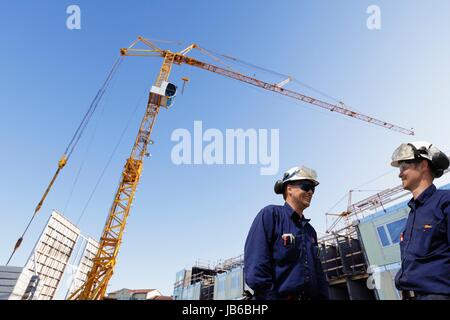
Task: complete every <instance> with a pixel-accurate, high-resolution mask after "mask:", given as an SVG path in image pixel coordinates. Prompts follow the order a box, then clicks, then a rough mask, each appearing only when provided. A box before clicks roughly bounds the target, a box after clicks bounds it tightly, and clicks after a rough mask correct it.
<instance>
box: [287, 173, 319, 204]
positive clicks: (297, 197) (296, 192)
mask: <svg viewBox="0 0 450 320" xmlns="http://www.w3.org/2000/svg"><path fill="white" fill-rule="evenodd" d="M288 188H289V189H288V193H289V194H290V196H291V199H292V200H293V201H295V203H296V204H297V205H298V206H299V207H301V208H303V209H306V208H308V207H309V205H310V204H311V200H312V196H313V194H314V189H315V186H314V182H313V181H311V180H299V181H295V182H294V183H292V184H290V185H288Z"/></svg>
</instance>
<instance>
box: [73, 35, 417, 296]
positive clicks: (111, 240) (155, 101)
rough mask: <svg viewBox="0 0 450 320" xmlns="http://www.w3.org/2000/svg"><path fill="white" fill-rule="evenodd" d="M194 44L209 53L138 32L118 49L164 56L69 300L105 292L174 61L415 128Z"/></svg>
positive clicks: (169, 90) (170, 89)
mask: <svg viewBox="0 0 450 320" xmlns="http://www.w3.org/2000/svg"><path fill="white" fill-rule="evenodd" d="M137 44H143V45H144V47H145V48H144V49H142V48H136V45H137ZM192 49H198V50H200V51H202V52H204V53H207V54H208V52H207V51H206V50H204V49H202V48H200V47H199V46H197V45H195V44H192V45H190V46H188V47H187V48H186V49H184V50H182V51H180V52H171V51H169V50H162V49H160V48H158V47H157V46H156V45H155V44H154V43H152V42H151V41H150V40H148V39H145V38H142V37H138V39H137V40H135V41H134V42H133V43H132V44H131V45H130V46H129V47H128V48H123V49H121V55H122V56H154V57H161V58H163V59H164V60H163V63H162V66H161V69H160V72H159V75H158V78H157V79H156V82H155V84H154V86H152V89H151V90H150V95H149V98H148V103H147V108H146V111H145V114H144V117H143V119H142V122H141V125H140V128H139V132H138V134H137V137H136V140H135V142H134V146H133V149H132V151H131V155H130V157H129V158H128V159H127V161H126V163H125V166H124V168H123V171H122V177H121V181H120V183H119V186H118V189H117V192H116V194H115V196H114V201H113V204H112V206H111V209H110V211H109V215H108V218H107V221H106V224H105V226H104V229H103V232H102V236H101V238H100V242H99V248H98V252H97V254H96V256H95V258H94V259H93V267H92V269H91V270H90V272H89V274H88V277H87V280H86V282H85V283H84V284H83V285H82V286H81V287H80V288H79V289H78V290H77V291H75V292H74V293H73V294H72V295H71V296H70V297H69V298H68V299H70V300H99V299H102V298H103V297H104V296H105V294H106V289H107V286H108V282H109V280H110V279H111V277H112V275H113V273H114V267H115V265H116V259H117V255H118V253H119V249H120V245H121V242H122V236H123V232H124V229H125V225H126V222H127V218H128V215H129V213H130V209H131V204H132V202H133V199H134V194H135V192H136V187H137V185H138V183H139V179H140V177H141V172H142V166H143V160H144V156H146V155H148V153H147V147H148V144H149V143H150V144H151V140H150V136H151V133H152V130H153V126H154V124H155V121H156V117H157V115H158V113H159V111H160V108H161V107H163V108H168V107H169V106H170V104H171V102H172V99H173V97H174V96H175V92H176V87H175V86H174V85H173V84H171V83H169V82H168V79H169V75H170V71H171V69H172V65H173V64H177V65H181V64H187V65H190V66H194V67H198V68H201V69H203V70H207V71H211V72H214V73H217V74H221V75H223V76H226V77H229V78H232V79H236V80H240V81H242V82H246V83H248V84H251V85H254V86H257V87H260V88H263V89H266V90H270V91H274V92H276V93H279V94H282V95H285V96H288V97H291V98H294V99H298V100H301V101H304V102H307V103H310V104H312V105H315V106H318V107H321V108H325V109H328V110H330V111H334V112H338V113H341V114H344V115H347V116H350V117H353V118H356V119H359V120H362V121H367V122H369V123H373V124H375V125H379V126H381V127H384V128H386V129H390V130H394V131H397V132H400V133H403V134H408V135H412V134H414V133H413V131H411V130H408V129H404V128H401V127H399V126H396V125H393V124H390V123H387V122H384V121H381V120H377V119H375V118H372V117H369V116H366V115H363V114H361V113H358V112H355V111H352V110H349V109H347V108H345V107H344V106H343V105H342V104H337V105H333V104H330V103H327V102H324V101H321V100H318V99H315V98H312V97H308V96H306V95H303V94H301V93H298V92H295V91H292V90H287V89H284V88H282V86H283V85H284V84H285V83H283V84H270V83H267V82H264V81H261V80H258V79H256V78H253V77H249V76H246V75H244V74H242V73H239V72H235V71H232V70H230V69H226V68H221V67H218V66H215V65H212V64H209V63H205V62H202V61H199V60H196V59H194V58H191V57H189V56H186V54H187V53H188V52H189V51H191V50H192ZM286 82H287V81H286Z"/></svg>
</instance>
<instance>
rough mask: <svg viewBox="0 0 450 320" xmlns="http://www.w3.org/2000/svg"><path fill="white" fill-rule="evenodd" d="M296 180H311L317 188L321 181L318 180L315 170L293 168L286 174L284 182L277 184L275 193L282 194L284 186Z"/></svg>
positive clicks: (279, 181)
mask: <svg viewBox="0 0 450 320" xmlns="http://www.w3.org/2000/svg"><path fill="white" fill-rule="evenodd" d="M296 180H311V181H313V182H314V185H315V186H317V185H319V181H318V180H317V173H316V171H315V170H313V169H310V168H307V167H305V166H299V167H293V168H291V169H289V170H288V171H286V172H285V173H284V175H283V179H282V180H278V181H277V182H275V186H274V190H275V193H276V194H282V193H283V185H284V184H285V183H286V182H288V181H296Z"/></svg>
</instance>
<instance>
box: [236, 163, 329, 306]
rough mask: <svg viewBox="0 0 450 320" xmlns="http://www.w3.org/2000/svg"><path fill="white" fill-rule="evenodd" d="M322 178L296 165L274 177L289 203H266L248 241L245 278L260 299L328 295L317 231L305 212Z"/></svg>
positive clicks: (294, 298)
mask: <svg viewBox="0 0 450 320" xmlns="http://www.w3.org/2000/svg"><path fill="white" fill-rule="evenodd" d="M318 184H319V182H318V181H317V174H316V172H315V171H314V170H312V169H309V168H307V167H304V166H302V167H294V168H292V169H290V170H288V171H287V172H286V173H285V174H284V176H283V179H282V180H278V181H277V182H276V183H275V187H274V189H275V193H276V194H282V195H283V198H284V200H285V204H284V205H282V206H279V205H269V206H267V207H265V208H263V209H262V210H261V211H260V212H259V213H258V215H257V216H256V218H255V219H254V221H253V224H252V226H251V228H250V231H249V233H248V236H247V240H246V242H245V249H244V274H245V282H246V283H247V285H248V286H249V287H250V288H251V289H252V290H253V292H254V293H253V297H252V299H255V300H313V299H314V300H316V299H328V284H327V282H326V280H325V277H324V273H323V269H322V265H321V262H320V259H319V248H318V245H317V234H316V231H315V230H314V228H313V227H312V226H311V225H310V224H309V221H310V219H306V218H305V216H304V210H305V209H306V208H308V207H309V205H310V203H311V199H312V197H313V195H314V191H315V188H316V187H317V185H318Z"/></svg>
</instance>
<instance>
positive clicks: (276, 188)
mask: <svg viewBox="0 0 450 320" xmlns="http://www.w3.org/2000/svg"><path fill="white" fill-rule="evenodd" d="M283 184H284V182H283V180H277V181H276V182H275V186H274V187H273V190H274V191H275V193H276V194H282V193H283Z"/></svg>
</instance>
